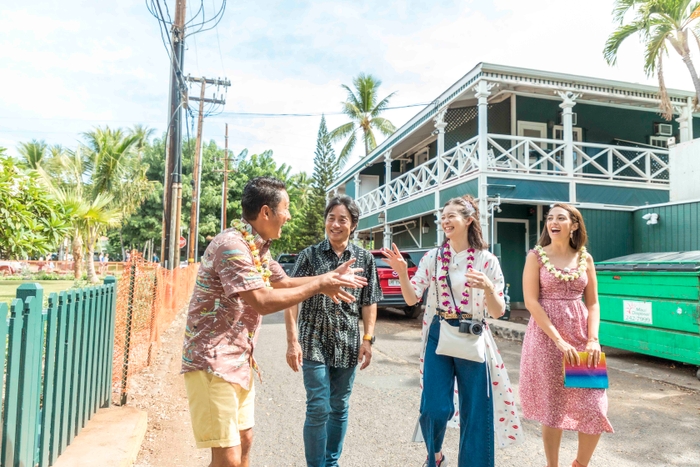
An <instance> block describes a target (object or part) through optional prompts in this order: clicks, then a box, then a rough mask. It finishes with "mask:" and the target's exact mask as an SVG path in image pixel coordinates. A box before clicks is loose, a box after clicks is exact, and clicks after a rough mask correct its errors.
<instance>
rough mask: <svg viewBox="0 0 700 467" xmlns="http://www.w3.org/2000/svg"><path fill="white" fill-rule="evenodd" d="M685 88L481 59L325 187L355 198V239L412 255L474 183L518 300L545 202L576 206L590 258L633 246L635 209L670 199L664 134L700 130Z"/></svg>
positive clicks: (682, 136)
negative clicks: (668, 109)
mask: <svg viewBox="0 0 700 467" xmlns="http://www.w3.org/2000/svg"><path fill="white" fill-rule="evenodd" d="M693 95H694V94H693V93H692V92H686V91H677V90H669V96H670V98H671V102H672V105H673V106H674V109H675V110H676V112H677V115H676V116H675V117H677V118H674V120H672V121H666V120H664V119H663V118H662V117H661V116H660V115H659V96H658V90H657V89H656V88H654V87H651V86H644V85H639V84H633V83H624V82H618V81H609V80H604V79H597V78H588V77H582V76H574V75H567V74H562V73H550V72H543V71H537V70H529V69H522V68H514V67H508V66H501V65H492V64H487V63H480V64H479V65H477V66H476V67H475V68H474V69H472V70H471V71H470V72H469V73H467V74H466V75H465V76H464V77H463V78H462V79H460V80H459V81H458V82H456V83H455V84H454V85H452V86H451V87H450V88H449V89H447V90H446V91H445V92H443V93H442V94H441V95H440V96H438V97H437V98H436V99H435V100H434V101H433V103H432V104H430V105H428V106H426V107H425V108H424V109H422V110H421V111H420V112H419V113H418V114H417V115H415V116H414V117H413V118H412V119H411V120H409V121H408V123H406V124H405V125H403V126H402V127H401V128H399V129H398V130H397V131H396V132H395V133H394V134H393V135H391V136H390V137H388V138H387V139H386V140H385V141H384V142H383V143H382V144H380V145H379V146H378V147H377V148H376V149H375V150H374V151H372V153H370V154H369V155H368V156H367V157H365V158H363V159H361V160H360V161H358V162H357V163H355V164H354V165H352V166H351V167H348V168H347V169H346V170H345V171H344V172H343V173H342V174H341V175H340V176H339V177H338V179H337V180H336V181H335V182H334V183H333V184H332V185H331V186H330V187H329V189H328V191H329V194H337V193H345V194H348V195H350V196H352V197H353V198H355V199H356V200H357V203H358V205H359V206H360V209H361V218H360V222H359V226H358V229H357V232H356V234H355V235H356V238H357V239H358V240H360V241H365V242H367V243H370V244H371V245H372V247H374V248H379V247H381V246H383V245H388V244H390V243H391V242H394V243H396V244H397V245H398V246H399V247H400V248H401V249H402V250H404V251H408V252H410V253H411V254H412V255H413V256H415V257H416V259H418V258H419V257H420V256H421V255H422V253H423V252H424V251H426V250H428V249H430V248H432V247H434V246H436V245H438V244H439V243H441V242H442V240H443V234H442V231H441V229H440V225H439V223H438V222H436V219H438V218H439V213H440V210H441V208H442V206H443V205H444V203H445V202H446V201H447V200H448V199H450V198H452V197H455V196H461V195H465V194H471V195H472V196H474V197H475V198H478V200H479V206H480V211H481V218H480V223H481V227H482V230H483V232H484V233H485V234H486V236H487V239H488V241H489V243H490V244H491V245H492V248H494V247H495V250H496V251H497V252H499V251H500V256H501V258H502V263H503V264H502V266H503V270H504V274H505V276H506V281H507V282H509V283H510V295H511V299H512V301H514V302H520V301H522V288H521V274H522V269H523V266H524V263H525V256H526V253H527V251H528V250H529V249H530V248H532V247H533V246H534V245H535V243H536V241H537V239H538V237H539V235H540V232H541V229H542V228H543V216H544V214H545V213H546V210H547V209H548V207H549V205H550V204H551V203H553V202H557V201H561V202H567V203H572V204H574V205H576V206H577V207H578V208H579V209H580V210H581V212H582V213H583V215H584V217H585V221H586V225H587V227H588V232H589V237H590V243H589V249H590V251H591V253H592V254H593V256H594V258H595V259H596V260H603V259H607V258H612V257H615V256H620V255H624V254H629V253H633V252H634V250H633V238H631V237H632V235H631V230H630V229H629V226H630V219H631V218H632V211H634V210H636V209H637V208H639V207H641V206H645V205H654V204H659V203H665V202H668V201H669V166H668V162H669V160H668V157H669V152H668V149H667V146H668V140H669V138H675V140H676V141H679V142H683V141H687V140H690V139H692V138H693V134H696V135H700V118H696V119H694V118H693V112H692V109H693V107H692V106H693V104H692V98H693Z"/></svg>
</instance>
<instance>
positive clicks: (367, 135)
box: [330, 73, 396, 168]
mask: <svg viewBox="0 0 700 467" xmlns="http://www.w3.org/2000/svg"><path fill="white" fill-rule="evenodd" d="M352 84H353V86H354V88H355V89H354V90H352V89H350V87H349V86H346V85H345V84H343V89H345V90H346V91H347V92H348V98H347V100H346V101H345V102H343V103H342V105H343V113H344V114H345V115H347V116H348V117H349V118H350V121H349V122H348V123H346V124H344V125H341V126H339V127H338V128H336V129H335V130H333V131H331V132H330V138H331V140H332V141H334V142H335V141H339V140H341V139H344V138H348V140H347V141H346V142H345V146H343V149H342V150H341V151H340V155H339V156H338V166H339V167H341V168H342V166H343V165H345V163H346V162H347V160H348V157H349V156H350V153H351V152H352V150H353V148H354V147H355V143H357V133H358V131H361V132H362V136H361V138H362V141H363V143H364V146H365V156H367V155H368V154H369V153H370V151H372V150H373V149H374V148H376V147H377V139H376V137H375V136H374V130H377V131H379V132H380V133H381V134H383V135H384V136H389V135H390V134H392V133H393V132H394V131H396V127H395V126H394V124H393V123H391V122H390V121H389V120H387V119H385V118H382V117H380V116H379V115H380V114H381V113H382V112H383V111H384V110H386V108H387V106H388V105H389V99H391V98H392V96H393V95H394V94H396V93H395V92H392V93H391V94H389V95H388V96H386V97H385V98H384V99H382V100H381V101H379V102H377V100H378V98H377V91H378V90H379V86H381V84H382V82H381V81H380V80H379V79H377V78H375V77H374V76H372V75H365V74H364V73H360V74H359V75H358V76H357V77H356V78H355V79H353V81H352Z"/></svg>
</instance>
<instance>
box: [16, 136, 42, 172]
mask: <svg viewBox="0 0 700 467" xmlns="http://www.w3.org/2000/svg"><path fill="white" fill-rule="evenodd" d="M47 147H48V146H47V145H46V142H45V141H43V140H42V141H37V140H35V139H33V140H31V141H30V142H28V143H19V148H18V149H19V153H20V155H21V156H22V157H23V158H24V162H25V163H26V164H27V166H29V168H30V169H36V168H37V167H39V165H40V164H41V162H42V160H43V159H44V157H45V156H46V149H47Z"/></svg>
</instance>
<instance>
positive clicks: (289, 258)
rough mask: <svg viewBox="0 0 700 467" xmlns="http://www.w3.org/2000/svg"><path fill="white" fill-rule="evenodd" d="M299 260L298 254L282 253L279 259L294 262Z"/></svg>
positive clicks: (283, 261) (279, 261) (279, 260)
mask: <svg viewBox="0 0 700 467" xmlns="http://www.w3.org/2000/svg"><path fill="white" fill-rule="evenodd" d="M296 260H297V255H280V257H279V258H278V259H277V262H278V263H294V262H295V261H296Z"/></svg>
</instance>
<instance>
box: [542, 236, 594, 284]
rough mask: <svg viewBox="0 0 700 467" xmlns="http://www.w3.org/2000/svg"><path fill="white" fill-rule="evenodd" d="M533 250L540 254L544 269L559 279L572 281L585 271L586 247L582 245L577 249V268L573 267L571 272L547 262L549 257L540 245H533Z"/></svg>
mask: <svg viewBox="0 0 700 467" xmlns="http://www.w3.org/2000/svg"><path fill="white" fill-rule="evenodd" d="M535 251H537V254H539V255H540V258H542V264H544V267H545V269H547V271H549V272H550V273H552V275H553V276H554V277H556V278H557V279H559V280H562V281H565V282H568V281H573V280H576V279H578V278H579V277H581V275H582V274H584V273H585V272H586V259H587V258H588V253H587V252H586V247H585V246H583V247H581V249H580V250H579V255H580V258H579V261H578V268H577V269H574V270H573V271H571V272H568V271H567V269H568V268H565V269H564V272H561V271H560V270H558V269H557V268H555V267H554V266H553V265H552V263H550V262H549V257H547V253H545V251H544V248H542V247H541V246H540V245H537V246H536V247H535Z"/></svg>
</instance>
